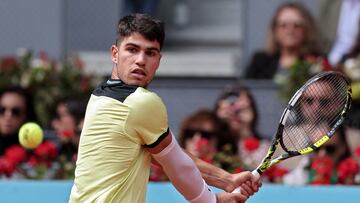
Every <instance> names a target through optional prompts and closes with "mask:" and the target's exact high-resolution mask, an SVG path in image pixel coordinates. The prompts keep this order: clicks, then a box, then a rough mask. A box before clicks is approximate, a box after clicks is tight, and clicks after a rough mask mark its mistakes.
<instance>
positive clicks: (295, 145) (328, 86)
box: [283, 74, 348, 151]
mask: <svg viewBox="0 0 360 203" xmlns="http://www.w3.org/2000/svg"><path fill="white" fill-rule="evenodd" d="M347 89H348V84H347V82H346V81H345V80H344V79H343V78H342V76H340V75H338V74H333V75H330V77H325V78H321V80H318V81H315V82H313V83H310V84H309V85H308V86H307V87H306V88H305V89H304V90H303V91H302V92H301V93H300V94H302V95H301V96H300V98H299V99H298V101H297V102H296V103H295V104H294V105H293V108H292V109H291V112H290V113H289V116H288V119H287V120H286V122H285V124H284V132H283V144H284V146H285V147H286V148H287V150H289V151H298V150H301V149H304V148H306V147H309V146H311V145H312V144H314V143H315V142H316V141H318V140H319V139H321V138H322V137H323V136H324V135H326V134H328V132H329V131H330V130H331V129H332V127H333V126H334V125H335V123H336V122H337V121H338V120H339V119H340V118H341V112H342V111H343V109H344V106H345V105H346V102H347Z"/></svg>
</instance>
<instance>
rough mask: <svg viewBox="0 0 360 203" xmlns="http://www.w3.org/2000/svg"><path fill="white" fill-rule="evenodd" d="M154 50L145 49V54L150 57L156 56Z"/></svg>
mask: <svg viewBox="0 0 360 203" xmlns="http://www.w3.org/2000/svg"><path fill="white" fill-rule="evenodd" d="M156 54H157V53H156V52H155V51H146V55H147V56H150V57H154V56H156Z"/></svg>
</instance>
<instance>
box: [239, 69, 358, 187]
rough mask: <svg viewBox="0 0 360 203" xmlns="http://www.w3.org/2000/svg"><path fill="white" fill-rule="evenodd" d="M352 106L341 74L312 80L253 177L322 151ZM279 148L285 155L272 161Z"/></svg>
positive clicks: (293, 100)
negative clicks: (283, 162) (320, 149)
mask: <svg viewBox="0 0 360 203" xmlns="http://www.w3.org/2000/svg"><path fill="white" fill-rule="evenodd" d="M350 105H351V86H350V83H349V81H348V80H347V79H346V78H345V77H344V76H343V75H342V74H341V73H339V72H335V71H327V72H322V73H319V74H317V75H315V76H314V77H312V78H311V79H309V80H308V81H307V82H306V83H305V84H304V85H303V86H302V87H301V88H300V89H299V90H298V91H297V92H296V93H295V94H294V95H293V97H292V98H291V99H290V101H289V103H288V104H287V106H286V108H285V110H284V111H283V113H282V116H281V118H280V121H279V125H278V128H277V131H276V133H275V135H274V138H273V140H272V143H271V146H270V147H269V150H268V152H267V154H266V155H265V157H264V158H263V160H262V162H261V163H260V164H259V166H258V167H257V168H256V169H255V170H253V171H252V174H253V175H254V176H255V177H256V178H257V179H259V178H260V176H261V174H263V173H264V171H266V170H267V169H269V168H270V167H272V166H273V165H275V164H278V163H280V162H281V161H283V160H286V159H288V158H291V157H295V156H299V155H304V154H307V153H310V152H312V151H314V150H315V149H317V148H319V147H320V146H321V145H323V144H324V143H325V142H327V141H328V140H329V139H330V138H331V137H332V135H333V134H334V133H335V131H336V129H337V128H338V127H339V126H340V125H341V124H342V123H343V121H344V119H345V117H346V114H347V113H348V111H349V109H350ZM279 145H280V146H281V148H282V149H283V151H284V152H283V154H281V155H279V156H277V157H276V158H273V159H272V157H273V155H274V153H275V150H276V149H277V147H279ZM239 191H240V190H239V188H237V189H236V190H235V191H234V192H239Z"/></svg>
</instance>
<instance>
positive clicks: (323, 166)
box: [311, 156, 334, 176]
mask: <svg viewBox="0 0 360 203" xmlns="http://www.w3.org/2000/svg"><path fill="white" fill-rule="evenodd" d="M333 165H334V162H333V160H332V159H331V158H330V157H328V156H325V157H321V158H316V159H315V160H314V161H313V162H312V163H311V169H313V170H314V171H315V172H316V173H318V174H321V175H326V176H331V172H332V168H333Z"/></svg>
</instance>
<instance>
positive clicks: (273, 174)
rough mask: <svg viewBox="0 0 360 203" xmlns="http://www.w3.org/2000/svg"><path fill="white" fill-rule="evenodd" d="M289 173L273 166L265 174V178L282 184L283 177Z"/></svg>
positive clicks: (284, 169)
mask: <svg viewBox="0 0 360 203" xmlns="http://www.w3.org/2000/svg"><path fill="white" fill-rule="evenodd" d="M288 172H289V171H288V170H287V169H286V168H282V167H279V166H273V167H271V168H269V169H268V170H266V171H265V172H264V176H266V177H267V178H268V179H269V181H270V182H279V181H280V182H281V179H282V177H283V176H284V175H286V174H287V173H288Z"/></svg>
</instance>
